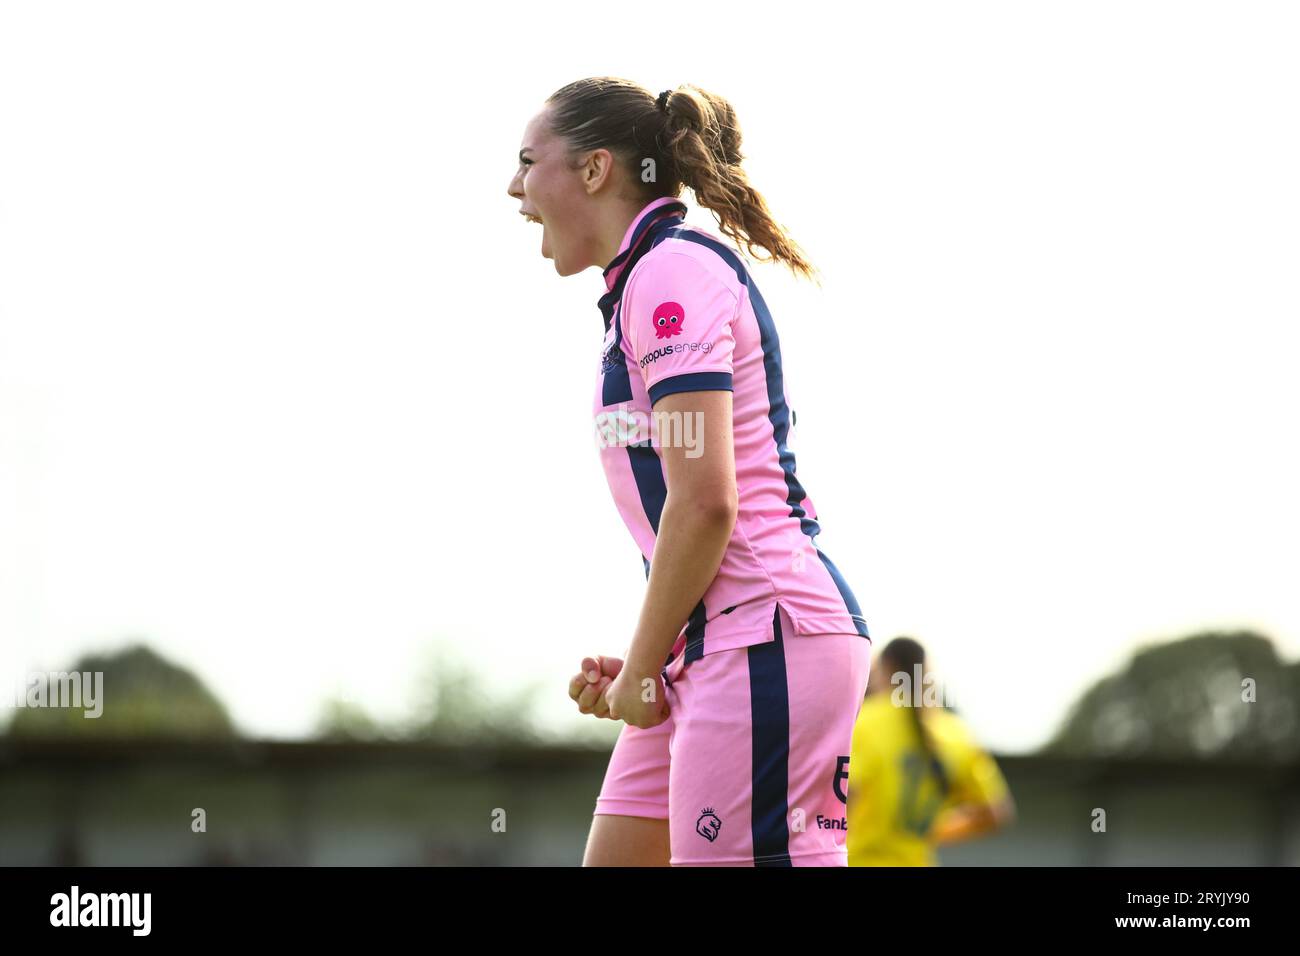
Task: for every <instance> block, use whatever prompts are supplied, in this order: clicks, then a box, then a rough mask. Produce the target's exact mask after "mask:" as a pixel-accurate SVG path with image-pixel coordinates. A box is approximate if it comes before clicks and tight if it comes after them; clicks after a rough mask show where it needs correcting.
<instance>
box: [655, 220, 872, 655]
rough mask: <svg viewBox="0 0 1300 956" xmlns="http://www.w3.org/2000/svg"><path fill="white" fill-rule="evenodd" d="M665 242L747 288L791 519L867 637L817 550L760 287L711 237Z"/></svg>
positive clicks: (776, 343) (850, 598) (680, 234)
mask: <svg viewBox="0 0 1300 956" xmlns="http://www.w3.org/2000/svg"><path fill="white" fill-rule="evenodd" d="M664 238H674V239H685V240H687V241H688V242H695V243H699V244H700V245H702V246H704V247H706V248H708V249H712V250H713V251H714V252H716V253H717V254H718V255H719V256H720V257H721V258H722V260H723V261H724V262H725V263H727V265H729V266H731V268H732V270H733V271H734V272H735V273H736V279H737V280H738V281H739V282H740V283H741V284H742V285H744V286H745V287H746V288H748V290H749V301H750V304H751V305H752V306H753V309H754V317H755V318H756V319H757V320H758V332H759V340H760V341H761V343H762V346H763V373H764V375H765V376H766V378H767V401H768V413H767V417H768V419H769V420H770V421H771V423H772V437H773V439H774V440H775V441H776V450H777V457H778V459H779V460H780V462H781V470H782V472H783V473H784V474H785V486H786V499H785V501H786V504H787V505H789V506H790V517H792V518H798V519H799V527H800V529H801V530H802V531H803V533H804V534H806V535H808V537H809V538H811V539H812V545H813V550H814V551H816V552H817V556H818V557H819V558H821V560H822V563H823V564H824V565H826V569H827V570H828V571H829V572H830V575H831V580H833V581H834V582H835V588H836V590H838V591H839V592H840V598H841V599H842V600H843V601H844V607H845V609H846V610H847V611H848V612H849V616H850V617H851V618H852V619H853V626H854V628H855V629H856V630H857V632H858V634H860V635H861V636H862V637H868V635H867V622H866V621H865V620H864V619H863V617H862V609H861V608H860V607H859V606H858V602H857V599H856V598H855V597H854V595H853V592H852V591H851V590H850V589H849V586H848V582H846V581H845V580H844V578H843V576H842V575H841V574H840V572H839V569H838V568H836V567H835V565H833V564H831V562H830V559H829V558H827V557H826V555H825V554H823V553H822V551H821V549H820V548H818V547H817V540H816V539H817V535H818V534H819V533H820V532H821V526H820V525H819V524H818V523H817V521H816V519H815V518H812V517H810V516H809V515H808V513H807V512H806V511H804V509H803V505H802V502H803V500H804V499H805V498H807V497H808V494H807V492H805V491H804V489H803V486H802V485H801V484H799V479H798V478H797V477H795V461H794V452H793V451H791V450H790V448H789V446H787V445H786V438H787V437H788V436H789V433H790V408H789V406H788V405H786V402H785V379H784V377H783V375H782V372H781V342H780V339H779V338H778V337H777V334H776V323H775V322H773V321H772V313H771V312H769V311H768V308H767V303H766V302H765V301H763V296H762V294H761V293H760V292H759V291H758V284H757V283H755V282H754V280H753V278H752V277H751V276H750V274H749V270H748V269H746V268H745V265H744V263H743V262H741V261H740V259H739V258H738V257H737V256H736V254H735V253H734V252H732V251H731V250H730V249H728V248H727V247H726V246H724V245H723V244H722V243H720V242H718V241H716V240H715V239H713V238H711V237H709V236H706V235H704V234H702V233H698V232H694V231H693V230H691V229H690V228H689V227H686V226H674V227H673V228H672V229H670V230H669V231H668V232H667V234H666V235H665V236H663V237H662V238H660V239H659V240H658V241H660V242H662V241H663V239H664Z"/></svg>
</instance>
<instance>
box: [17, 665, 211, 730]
mask: <svg viewBox="0 0 1300 956" xmlns="http://www.w3.org/2000/svg"><path fill="white" fill-rule="evenodd" d="M74 672H75V673H80V674H82V675H86V674H91V675H93V674H95V673H102V674H103V681H102V684H101V685H100V687H101V694H102V700H101V701H100V705H101V707H102V711H101V713H100V715H99V716H98V717H87V716H86V709H87V708H86V706H83V707H80V708H75V707H68V706H60V707H49V706H42V707H19V708H15V710H14V715H13V719H12V720H11V721H10V722H9V727H8V733H10V734H12V735H14V736H40V735H46V734H58V735H63V736H85V737H92V738H97V737H105V736H108V737H136V736H149V737H181V738H186V739H194V738H200V737H221V738H226V737H231V736H234V734H235V729H234V726H233V725H232V724H231V721H230V717H229V716H228V715H227V713H226V709H225V708H224V707H223V706H222V704H221V702H220V701H219V700H218V699H217V698H216V696H214V695H213V694H212V692H211V691H209V690H208V689H207V687H205V686H204V684H203V682H202V681H200V680H199V678H198V677H196V676H195V675H194V674H193V673H192V672H190V671H189V670H186V669H185V668H183V667H179V666H177V665H175V664H172V663H171V662H169V661H167V660H164V659H163V658H162V657H160V656H159V655H158V654H156V653H154V651H152V650H151V649H150V648H148V647H146V646H145V645H143V644H134V645H132V646H130V647H127V648H125V649H124V650H121V651H116V652H112V653H107V654H87V655H85V656H83V657H81V658H80V659H79V660H77V661H76V662H75V663H74V664H73V665H72V667H70V668H68V670H67V672H58V671H55V672H50V673H48V674H35V675H32V677H31V678H29V681H31V680H50V681H61V680H63V678H62V676H61V675H62V674H64V673H67V674H71V673H74ZM91 680H92V681H93V678H91ZM86 691H87V692H90V693H92V694H93V691H92V690H91V687H90V686H87V687H86ZM84 701H85V698H84V697H83V702H84Z"/></svg>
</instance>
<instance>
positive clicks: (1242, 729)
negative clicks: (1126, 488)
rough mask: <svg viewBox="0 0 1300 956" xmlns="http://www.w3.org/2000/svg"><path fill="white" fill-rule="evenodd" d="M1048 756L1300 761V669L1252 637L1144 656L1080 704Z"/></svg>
mask: <svg viewBox="0 0 1300 956" xmlns="http://www.w3.org/2000/svg"><path fill="white" fill-rule="evenodd" d="M1252 697H1253V700H1252ZM1042 752H1043V753H1047V754H1055V755H1069V756H1127V757H1211V756H1216V757H1229V758H1238V759H1242V760H1253V759H1264V760H1279V761H1290V760H1296V759H1300V663H1292V664H1286V663H1284V662H1283V661H1282V660H1281V659H1279V657H1278V655H1277V652H1276V651H1275V649H1274V647H1273V643H1272V641H1270V640H1269V639H1268V638H1267V637H1264V636H1263V635H1260V634H1257V633H1255V632H1253V631H1231V632H1223V631H1207V632H1203V633H1198V634H1193V635H1191V636H1189V637H1185V638H1182V639H1181V640H1176V641H1171V642H1169V643H1165V644H1160V645H1157V646H1153V647H1145V648H1142V649H1140V650H1139V651H1138V652H1137V653H1135V654H1134V655H1133V657H1132V659H1131V660H1130V661H1129V663H1128V666H1127V667H1125V669H1124V670H1123V671H1122V672H1121V673H1119V674H1115V675H1113V676H1111V677H1107V678H1104V679H1103V680H1101V681H1099V682H1098V683H1097V684H1095V685H1094V686H1093V687H1092V688H1091V689H1090V690H1088V691H1087V692H1086V693H1085V694H1084V695H1083V697H1082V698H1080V700H1079V701H1078V702H1077V703H1076V704H1075V706H1074V707H1073V708H1072V710H1071V712H1070V714H1069V716H1068V717H1067V718H1066V720H1065V722H1064V724H1063V726H1062V727H1061V729H1060V730H1059V731H1058V732H1057V734H1056V736H1055V737H1054V738H1053V739H1052V740H1051V741H1050V742H1049V743H1048V744H1047V745H1046V746H1045V747H1044V748H1043V751H1042Z"/></svg>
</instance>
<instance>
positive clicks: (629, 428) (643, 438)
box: [596, 402, 704, 458]
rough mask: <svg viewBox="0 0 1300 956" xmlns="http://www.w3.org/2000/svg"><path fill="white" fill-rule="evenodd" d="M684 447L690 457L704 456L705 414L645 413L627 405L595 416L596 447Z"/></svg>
mask: <svg viewBox="0 0 1300 956" xmlns="http://www.w3.org/2000/svg"><path fill="white" fill-rule="evenodd" d="M647 443H649V445H650V446H651V447H652V448H685V449H686V457H687V458H699V457H700V456H701V455H703V454H704V413H703V412H689V413H687V412H645V411H642V410H641V409H639V408H633V407H632V406H631V405H629V404H627V403H626V402H624V403H622V404H619V405H617V406H615V407H613V408H607V409H605V410H604V411H602V412H598V413H597V415H596V447H597V448H626V447H628V446H629V445H633V446H639V445H645V444H647Z"/></svg>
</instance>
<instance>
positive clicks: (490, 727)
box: [316, 644, 543, 744]
mask: <svg viewBox="0 0 1300 956" xmlns="http://www.w3.org/2000/svg"><path fill="white" fill-rule="evenodd" d="M485 682H486V679H485V678H484V676H483V675H481V674H480V673H478V672H477V671H476V670H475V669H474V668H473V667H471V666H470V665H469V664H467V663H466V662H465V661H464V660H463V659H461V658H459V657H457V656H455V655H454V654H453V653H452V652H451V651H449V650H448V648H447V647H446V646H445V645H442V644H439V645H436V646H435V649H434V651H433V653H432V656H431V658H430V659H429V661H428V662H427V664H426V666H425V668H424V673H423V676H422V677H421V678H420V680H419V681H418V689H417V691H416V693H415V700H414V703H413V706H412V708H411V715H410V716H409V717H408V718H407V719H405V720H400V721H391V722H385V721H381V720H377V719H376V718H374V717H372V716H371V715H370V714H368V713H367V712H366V711H365V709H364V708H362V707H361V706H359V705H358V704H355V703H353V702H352V701H349V700H346V699H343V698H341V697H332V698H330V699H328V700H326V701H325V703H324V705H323V706H322V708H321V712H320V715H319V716H318V718H317V721H316V734H317V736H318V737H321V738H325V739H332V740H377V739H381V738H387V739H390V740H423V741H434V742H437V743H444V744H466V743H470V744H482V743H486V744H527V743H537V742H539V741H540V740H541V739H542V737H543V734H541V732H540V731H539V730H538V721H537V719H536V717H535V713H536V706H537V697H538V695H539V694H540V693H541V691H542V688H541V687H540V686H539V685H538V684H537V683H532V684H529V685H527V686H525V687H523V688H521V689H519V690H516V691H514V692H512V693H508V694H500V693H493V694H491V695H489V694H488V693H485V692H484V691H483V689H482V688H483V686H484V684H485Z"/></svg>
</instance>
